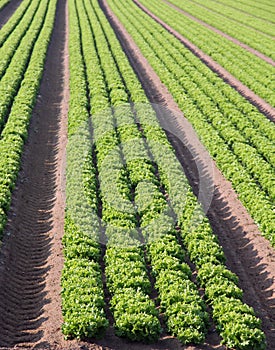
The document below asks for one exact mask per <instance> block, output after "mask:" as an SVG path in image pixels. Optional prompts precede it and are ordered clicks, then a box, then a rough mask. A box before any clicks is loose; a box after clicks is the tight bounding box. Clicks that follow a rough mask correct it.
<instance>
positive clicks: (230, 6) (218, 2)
mask: <svg viewBox="0 0 275 350" xmlns="http://www.w3.org/2000/svg"><path fill="white" fill-rule="evenodd" d="M213 1H214V2H215V3H217V4H220V5H226V6H227V7H229V8H232V9H233V10H237V11H240V12H242V13H244V14H246V15H248V16H251V17H254V18H258V19H261V20H264V21H266V22H269V23H272V24H275V22H274V21H270V20H269V19H266V18H263V17H260V16H256V15H255V14H252V13H251V12H247V11H245V10H242V9H240V8H238V7H234V6H232V5H229V4H224V3H223V2H221V1H217V0H213ZM274 14H275V13H274Z"/></svg>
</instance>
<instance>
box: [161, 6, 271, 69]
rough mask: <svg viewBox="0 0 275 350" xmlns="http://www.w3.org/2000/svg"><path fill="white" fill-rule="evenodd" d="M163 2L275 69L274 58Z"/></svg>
mask: <svg viewBox="0 0 275 350" xmlns="http://www.w3.org/2000/svg"><path fill="white" fill-rule="evenodd" d="M162 1H163V2H165V3H166V4H167V5H169V6H170V7H172V8H174V9H175V10H177V11H178V12H180V13H182V14H184V16H186V17H188V18H190V19H192V20H193V21H195V22H197V23H199V24H202V25H203V26H204V27H206V28H208V29H211V30H212V31H213V32H215V33H217V34H219V35H221V36H223V37H224V38H226V39H228V40H229V41H231V42H232V43H234V44H237V45H239V46H240V47H242V48H243V49H245V50H247V51H249V52H250V53H252V54H253V55H255V56H257V57H259V58H260V59H262V60H264V61H265V62H267V63H269V64H271V65H272V66H273V67H275V62H274V61H273V60H272V58H270V57H267V56H266V55H264V54H263V53H261V52H259V51H257V50H255V49H253V48H252V47H250V46H249V45H246V44H244V43H243V42H241V41H240V40H238V39H236V38H233V37H232V36H230V35H228V34H226V33H224V32H223V31H221V30H219V29H217V28H215V27H213V26H211V25H210V24H208V23H206V22H204V21H202V20H201V19H199V18H197V17H194V16H192V15H191V14H190V13H188V12H186V11H184V10H182V9H181V8H179V7H178V6H176V5H174V4H172V3H171V2H170V1H168V0H162Z"/></svg>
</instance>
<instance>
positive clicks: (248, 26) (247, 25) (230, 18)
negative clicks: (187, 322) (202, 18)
mask: <svg viewBox="0 0 275 350" xmlns="http://www.w3.org/2000/svg"><path fill="white" fill-rule="evenodd" d="M190 1H191V2H193V3H194V4H196V5H198V6H200V7H201V8H202V9H205V10H207V11H210V12H213V13H214V14H218V15H220V16H223V17H225V18H226V19H229V20H230V21H233V22H237V24H238V25H240V24H241V25H243V26H244V27H247V30H249V28H251V29H252V30H254V31H256V32H258V33H259V34H261V35H264V36H266V37H267V38H269V39H270V38H272V37H271V35H270V34H267V33H264V32H262V31H261V30H260V29H257V28H255V27H253V26H251V25H249V24H244V23H242V22H240V21H239V20H238V18H237V16H236V17H235V18H232V17H230V16H227V15H226V14H225V13H223V14H221V13H219V12H217V11H215V10H213V9H211V8H209V7H207V6H206V5H203V4H199V3H197V2H196V1H194V0H190Z"/></svg>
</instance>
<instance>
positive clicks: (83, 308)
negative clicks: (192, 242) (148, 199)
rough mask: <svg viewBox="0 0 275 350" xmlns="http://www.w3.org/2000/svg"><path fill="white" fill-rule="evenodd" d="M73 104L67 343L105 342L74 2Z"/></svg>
mask: <svg viewBox="0 0 275 350" xmlns="http://www.w3.org/2000/svg"><path fill="white" fill-rule="evenodd" d="M69 31H70V36H69V57H70V102H69V113H68V143H67V167H66V216H65V234H64V236H63V240H62V241H63V246H64V257H65V263H64V268H63V271H62V279H61V286H62V291H61V296H62V313H63V320H64V322H63V325H62V331H63V334H64V335H65V337H66V338H67V337H72V336H73V337H76V338H81V337H92V336H99V335H100V334H101V333H102V332H103V331H104V330H105V329H106V328H107V327H108V321H107V318H106V315H105V312H104V306H105V301H104V291H103V283H102V277H101V269H100V256H101V247H100V244H99V238H100V233H101V224H100V220H99V215H98V206H99V203H98V202H99V197H98V183H97V177H96V167H95V166H93V163H92V162H89V164H88V163H87V159H89V158H90V157H91V156H92V155H91V143H90V142H91V140H90V132H89V122H88V121H89V110H88V106H89V99H88V95H87V82H86V70H85V65H84V61H83V56H82V54H83V52H82V45H81V32H80V28H79V21H78V12H77V10H76V7H75V1H74V0H71V1H69Z"/></svg>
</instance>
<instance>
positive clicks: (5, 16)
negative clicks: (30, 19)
mask: <svg viewBox="0 0 275 350" xmlns="http://www.w3.org/2000/svg"><path fill="white" fill-rule="evenodd" d="M21 2H22V0H11V1H10V2H9V3H8V4H7V5H6V6H5V7H4V8H3V9H2V10H1V11H0V29H1V28H2V27H3V25H4V24H5V23H7V22H8V20H9V19H10V17H11V16H12V15H13V13H14V12H15V10H16V9H17V7H18V6H19V5H20V4H21Z"/></svg>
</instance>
